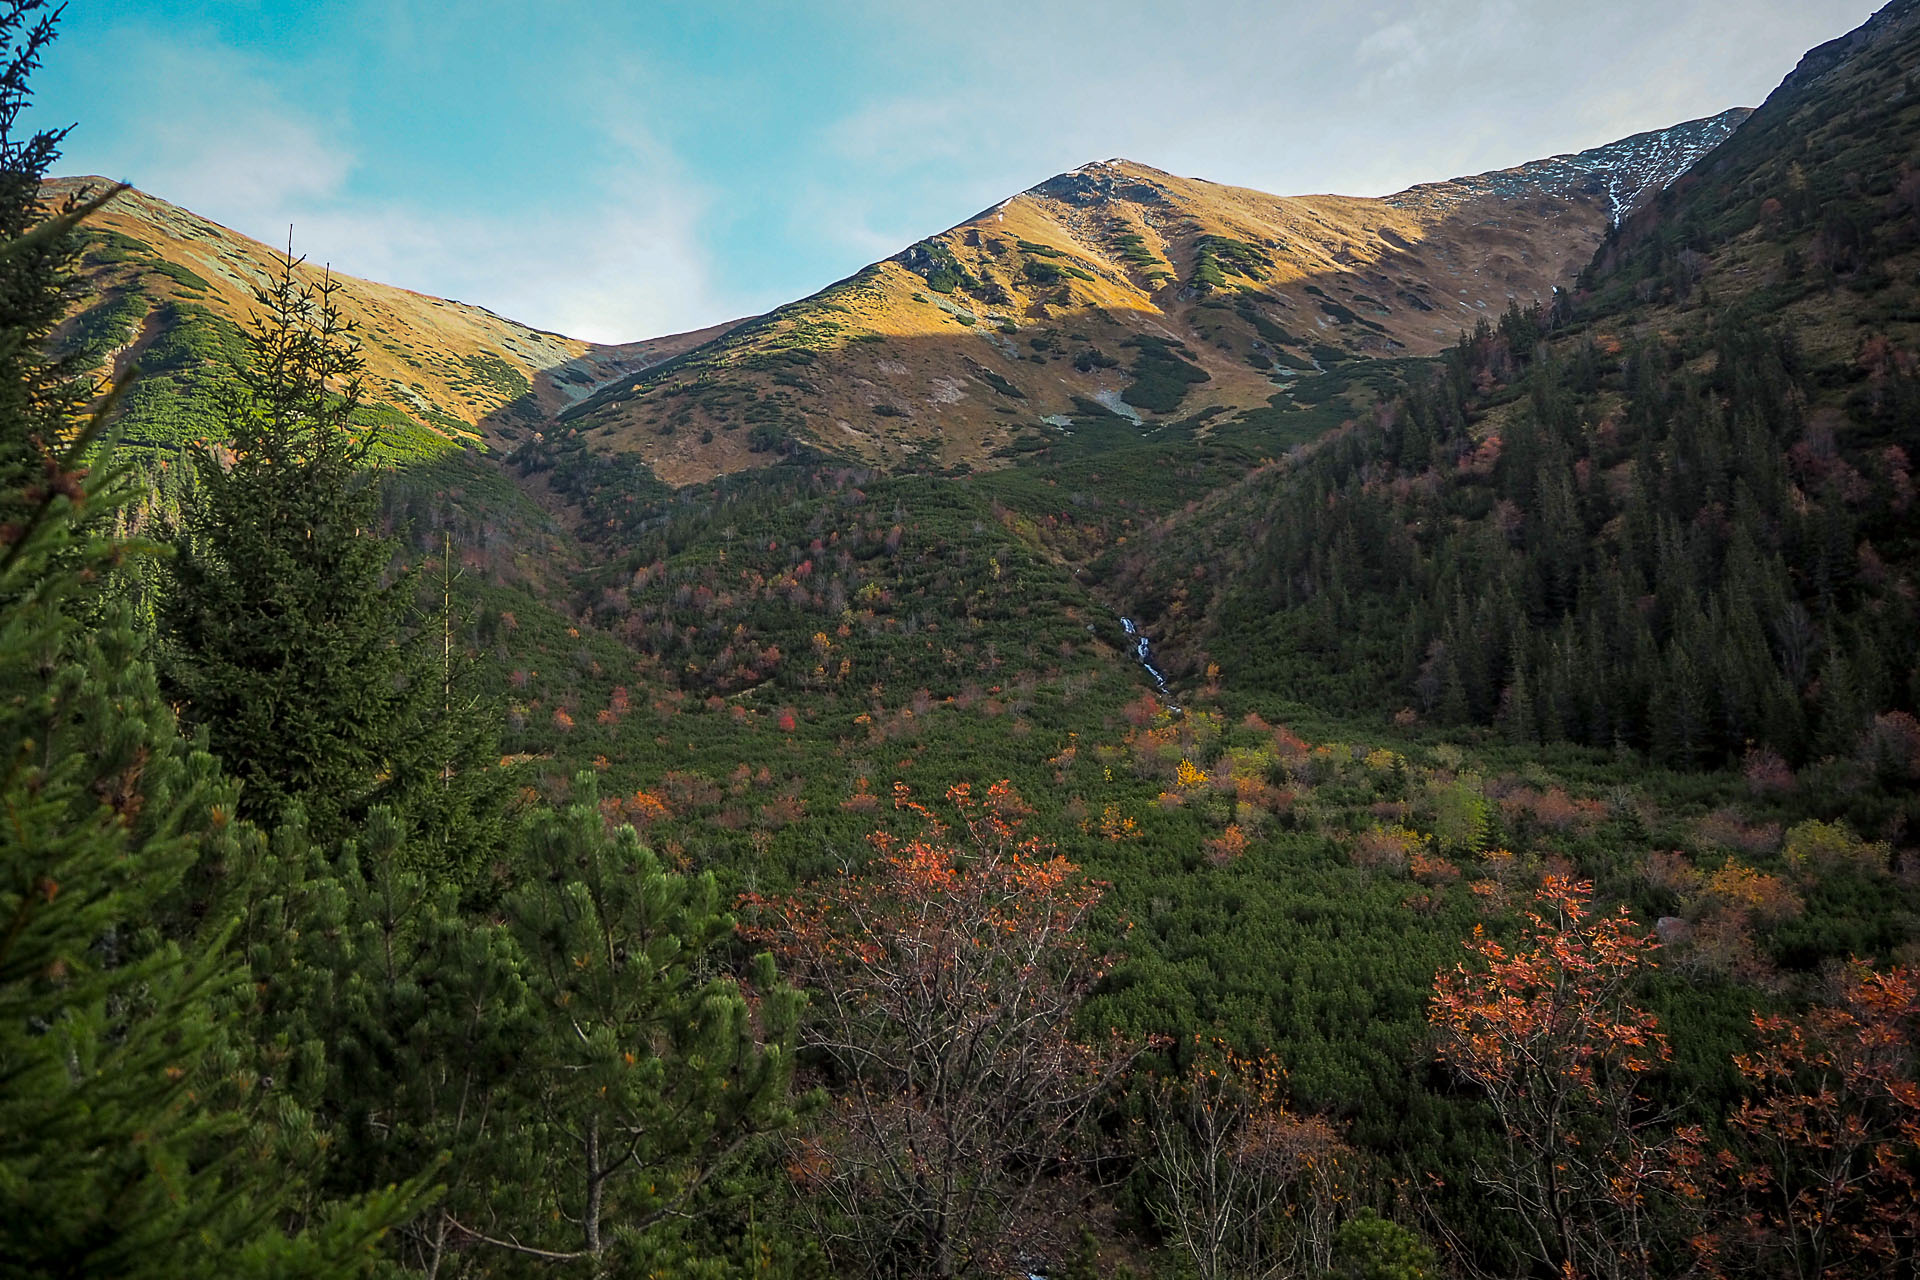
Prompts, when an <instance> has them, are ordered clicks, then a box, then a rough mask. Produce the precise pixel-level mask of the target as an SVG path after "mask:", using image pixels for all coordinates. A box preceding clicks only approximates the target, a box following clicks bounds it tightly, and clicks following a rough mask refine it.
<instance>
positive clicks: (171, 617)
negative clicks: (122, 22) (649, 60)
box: [0, 0, 1920, 1280]
mask: <svg viewBox="0 0 1920 1280" xmlns="http://www.w3.org/2000/svg"><path fill="white" fill-rule="evenodd" d="M58 17H59V14H58V11H57V10H53V9H49V8H48V7H47V6H46V5H44V4H43V3H41V0H6V2H5V3H4V4H0V38H4V40H5V41H6V47H5V57H4V59H0V63H3V64H4V65H0V374H4V376H0V747H4V750H5V769H6V772H5V777H4V780H3V781H0V794H3V795H4V802H5V822H4V823H0V867H3V868H4V870H3V871H0V920H3V921H4V924H0V1275H5V1276H22V1277H26V1276H36V1277H38V1276H76V1277H77V1276H154V1277H174V1276H189V1275H219V1276H259V1277H262V1278H263V1280H264V1278H266V1277H286V1276H311V1277H335V1276H341V1277H344V1276H369V1277H371V1276H387V1277H399V1276H412V1275H422V1276H428V1277H503V1278H504V1277H519V1276H556V1277H573V1276H579V1277H589V1276H591V1277H603V1276H604V1277H627V1276H633V1277H640V1276H658V1277H669V1276H671V1277H679V1276H687V1277H730V1276H785V1277H796V1278H800V1277H829V1276H832V1277H847V1276H852V1277H870V1278H872V1280H883V1278H886V1280H892V1278H895V1277H899V1278H906V1277H943V1278H944V1277H963V1276H964V1277H983V1278H992V1280H999V1278H1000V1277H1009V1276H1037V1277H1045V1278H1046V1280H1091V1278H1092V1277H1108V1276H1132V1277H1135V1278H1136V1280H1149V1278H1161V1277H1164V1278H1166V1280H1176V1278H1177V1280H1187V1278H1189V1277H1193V1278H1197V1280H1229V1278H1243V1277H1289V1278H1292V1277H1302V1278H1307V1277H1312V1278H1319V1277H1343V1278H1349V1280H1388V1278H1394V1280H1412V1278H1414V1277H1440V1276H1461V1277H1493V1276H1500V1277H1522V1276H1525V1277H1536V1276H1537V1277H1547V1276H1561V1277H1568V1278H1572V1277H1593V1278H1595V1280H1600V1278H1605V1280H1655V1278H1660V1280H1666V1278H1674V1280H1678V1278H1680V1277H1695V1276H1698V1277H1722V1276H1724V1277H1733V1276H1767V1277H1794V1278H1800V1280H1812V1278H1813V1277H1875V1278H1880V1277H1886V1278H1892V1277H1898V1276H1908V1275H1912V1274H1915V1271H1916V1268H1920V1182H1917V1181H1916V1180H1917V1179H1920V1061H1917V1060H1916V1053H1920V604H1917V603H1916V595H1915V589H1916V585H1920V577H1917V575H1920V536H1917V535H1920V513H1916V511H1915V509H1914V499H1915V494H1914V483H1915V481H1914V476H1913V465H1912V463H1913V456H1914V453H1915V451H1916V450H1917V449H1920V361H1917V359H1916V352H1920V142H1917V141H1916V140H1920V4H1915V3H1913V2H1911V0H1897V2H1896V3H1894V4H1892V5H1889V6H1888V7H1887V8H1886V9H1885V10H1883V11H1882V12H1881V13H1880V14H1879V15H1877V16H1876V17H1875V18H1874V19H1873V20H1871V21H1870V22H1869V23H1868V25H1867V26H1866V27H1864V28H1862V29H1861V31H1859V32H1856V33H1855V34H1854V35H1852V36H1850V37H1847V38H1846V39H1845V40H1843V41H1839V42H1836V43H1835V45H1833V46H1830V47H1827V48H1825V49H1822V50H1816V51H1815V52H1814V53H1813V54H1810V55H1809V56H1808V58H1807V60H1806V61H1805V62H1803V63H1802V65H1801V68H1800V70H1799V71H1797V72H1796V73H1795V75H1794V76H1793V77H1790V78H1789V80H1788V81H1787V82H1786V83H1785V84H1784V85H1783V86H1782V87H1781V89H1780V90H1779V91H1778V92H1776V93H1775V95H1774V96H1773V97H1772V98H1770V99H1769V100H1768V102H1767V104H1766V105H1765V106H1764V107H1763V108H1761V110H1760V111H1758V112H1756V113H1755V114H1754V115H1753V116H1752V117H1751V118H1750V119H1749V120H1747V121H1746V123H1744V124H1742V125H1741V126H1740V127H1739V128H1738V130H1737V131H1735V132H1734V133H1733V135H1732V136H1731V137H1730V138H1729V139H1728V140H1727V141H1726V142H1724V143H1722V144H1720V145H1719V147H1717V148H1716V149H1715V150H1713V151H1712V152H1711V153H1710V154H1709V155H1708V156H1707V158H1706V159H1705V160H1703V161H1702V162H1700V163H1699V164H1698V165H1697V166H1696V167H1695V168H1693V169H1692V170H1691V171H1690V172H1689V173H1688V174H1687V175H1686V177H1684V178H1682V179H1680V180H1679V181H1678V182H1676V183H1674V184H1673V185H1672V186H1671V187H1669V188H1668V189H1667V190H1666V191H1665V192H1663V193H1662V194H1661V195H1660V197H1659V198H1658V199H1657V200H1656V201H1654V202H1653V203H1651V204H1650V205H1649V206H1647V207H1646V208H1644V209H1642V210H1640V211H1639V212H1637V213H1634V214H1632V215H1631V216H1629V217H1627V218H1626V219H1625V221H1623V222H1622V223H1621V224H1620V225H1619V226H1618V227H1616V228H1615V229H1614V230H1613V231H1612V232H1611V233H1610V234H1609V235H1608V237H1607V239H1606V242H1605V243H1604V245H1603V246H1602V248H1601V249H1600V251H1599V253H1598V254H1597V255H1596V256H1595V257H1594V259H1593V261H1592V263H1591V264H1590V265H1589V266H1588V267H1587V269H1586V270H1585V271H1584V272H1583V273H1581V275H1580V278H1579V279H1578V281H1577V282H1571V287H1570V288H1568V289H1567V290H1565V291H1562V292H1560V293H1558V294H1557V295H1556V296H1555V300H1554V302H1553V303H1552V304H1551V305H1547V306H1539V307H1531V308H1529V307H1522V306H1520V305H1518V304H1517V303H1516V304H1515V305H1513V306H1511V307H1509V308H1508V309H1507V310H1506V312H1505V314H1504V315H1503V316H1501V317H1500V318H1499V319H1498V320H1497V321H1495V320H1492V319H1489V320H1486V321H1483V322H1482V323H1481V324H1480V325H1479V326H1478V327H1477V328H1476V329H1474V330H1472V331H1469V332H1465V333H1462V334H1461V335H1460V338H1459V341H1458V343H1457V344H1456V345H1455V346H1453V347H1452V348H1451V349H1450V350H1448V351H1447V352H1445V353H1444V354H1442V355H1441V356H1439V357H1437V358H1433V359H1416V358H1412V357H1406V358H1382V359H1362V358H1357V357H1355V358H1341V359H1337V360H1336V359H1334V358H1333V357H1334V356H1341V355H1342V353H1340V352H1330V353H1328V359H1327V361H1326V362H1325V363H1326V367H1324V368H1323V367H1321V363H1322V362H1321V361H1320V360H1319V359H1318V358H1317V357H1316V359H1315V360H1314V361H1313V364H1314V371H1313V372H1312V373H1307V372H1304V371H1299V372H1297V373H1296V374H1295V375H1293V376H1292V377H1291V378H1290V379H1289V380H1287V381H1285V382H1284V383H1282V382H1279V381H1276V385H1277V386H1278V387H1279V390H1278V391H1277V393H1276V394H1274V395H1273V396H1272V399H1271V401H1270V403H1269V405H1268V406H1266V407H1263V408H1258V409H1256V410H1254V411H1252V412H1249V413H1245V414H1241V415H1239V416H1238V417H1234V418H1229V417H1227V416H1226V415H1222V414H1217V413H1215V414H1209V413H1198V414H1193V415H1190V416H1188V417H1184V418H1183V417H1179V416H1178V415H1177V413H1175V412H1173V407H1174V406H1177V405H1178V403H1179V400H1180V395H1179V394H1178V390H1179V389H1178V388H1176V389H1175V393H1174V394H1172V396H1171V400H1170V402H1169V412H1168V413H1166V414H1165V415H1162V417H1160V418H1158V419H1156V420H1154V421H1153V422H1151V423H1148V424H1145V425H1142V424H1140V423H1136V422H1134V421H1132V420H1130V419H1129V418H1127V417H1125V416H1122V415H1120V414H1117V413H1115V412H1112V411H1110V410H1109V409H1107V408H1104V407H1103V406H1101V405H1099V404H1095V403H1093V402H1085V403H1083V405H1082V410H1083V412H1082V413H1081V414H1079V415H1078V416H1076V417H1074V418H1073V419H1072V423H1071V426H1069V427H1060V428H1056V429H1055V430H1053V431H1052V432H1051V433H1050V434H1045V435H1035V436H1034V437H1032V440H1031V442H1030V443H1029V444H1025V445H1022V446H1020V447H1019V448H1018V449H1017V450H1012V451H1010V453H1009V456H1006V457H1003V458H1001V459H999V462H1000V463H1001V464H1002V465H998V466H996V467H994V468H987V467H984V466H982V467H979V468H975V467H973V466H955V467H939V466H931V465H928V466H920V467H914V466H906V465H903V466H900V467H896V468H891V469H882V468H880V467H877V466H874V465H872V464H870V463H867V462H862V461H857V460H853V459H850V458H845V457H838V456H835V455H834V454H832V453H831V452H829V451H828V450H826V449H824V448H822V447H819V446H818V445H808V444H805V443H803V442H801V441H799V440H797V439H794V438H791V437H785V436H780V435H779V433H778V432H775V433H773V434H772V435H770V436H769V437H768V439H769V440H770V441H774V443H775V445H776V446H777V447H769V448H768V449H764V450H760V451H759V453H762V454H764V455H765V457H764V459H763V460H762V461H763V463H764V465H757V466H756V467H754V468H753V469H748V470H743V471H738V472H736V473H734V474H731V475H727V476H723V477H721V478H717V479H711V480H706V481H701V482H698V483H694V484H688V485H683V486H680V487H677V488H676V487H674V486H671V485H668V484H666V483H663V482H662V481H660V480H659V479H658V478H657V477H656V476H655V475H654V474H653V473H652V472H651V471H650V470H649V469H648V468H647V466H646V464H644V463H638V462H623V461H622V460H620V459H619V458H618V457H616V456H612V455H609V454H608V453H606V452H604V451H596V450H595V449H594V448H592V447H590V443H589V430H590V425H589V424H587V423H584V422H574V423H572V424H571V425H570V424H569V423H567V422H565V421H561V420H558V419H556V420H554V421H550V422H545V423H543V424H542V428H543V429H542V430H541V431H540V432H539V433H538V434H537V435H533V434H529V435H528V438H527V439H526V441H525V443H524V444H522V445H521V446H520V447H517V448H515V449H513V450H512V451H510V452H508V451H500V452H487V451H486V450H484V449H482V448H479V447H455V446H452V445H448V444H446V443H445V442H444V441H441V440H440V439H439V438H438V437H432V438H431V439H429V438H428V436H426V435H424V434H418V433H416V434H412V435H410V434H407V431H406V430H405V429H403V428H399V427H396V426H395V425H394V423H392V422H390V421H388V420H387V418H386V417H383V416H382V415H383V411H382V410H381V409H380V408H379V406H377V405H373V404H371V403H370V401H369V398H368V397H367V396H366V395H364V394H363V386H362V380H363V375H364V374H365V371H366V361H365V356H364V348H363V341H364V338H365V335H363V334H361V333H359V332H357V331H356V328H355V326H354V325H353V324H351V323H350V322H349V321H348V320H347V318H346V317H345V316H344V314H343V310H342V305H341V297H340V295H339V293H338V289H339V286H338V284H337V282H336V281H335V280H334V278H333V277H332V276H330V275H328V274H327V273H325V272H316V271H315V270H314V269H313V268H312V267H311V265H310V264H305V263H303V262H302V261H301V260H300V259H299V258H298V256H297V254H296V253H295V251H294V250H293V249H291V248H290V249H289V250H288V251H287V254H286V256H285V257H284V258H283V259H282V260H281V261H280V263H279V266H278V270H277V274H276V275H275V277H274V279H273V280H272V282H271V284H270V287H263V288H262V289H261V291H260V293H259V297H258V302H257V306H256V307H255V308H254V313H253V318H252V321H251V323H250V325H248V326H236V325H233V324H230V323H228V322H227V321H224V320H221V319H219V318H218V317H216V316H214V315H213V314H212V312H210V311H205V310H204V309H203V311H201V312H194V313H191V314H190V315H189V313H187V312H186V311H184V310H182V311H181V312H180V314H181V315H184V316H187V317H188V318H187V320H186V321H184V322H183V323H182V324H181V325H180V326H179V327H177V328H175V329H172V330H169V331H168V332H167V333H166V334H164V335H163V338H162V339H161V340H160V341H157V342H155V343H153V344H152V345H151V346H149V347H147V348H144V349H143V350H141V351H139V352H137V353H136V354H135V356H134V357H133V358H132V359H131V360H130V361H129V362H127V363H126V364H125V366H124V367H119V366H116V364H115V363H114V362H113V360H111V359H109V358H108V355H107V352H106V348H104V347H102V345H101V344H100V343H99V342H97V341H94V340H93V338H95V337H97V334H95V333H94V332H93V331H92V330H90V329H89V328H88V324H87V322H86V317H87V316H90V315H94V314H96V312H95V310H94V309H95V308H98V307H101V306H104V305H107V304H108V303H111V302H112V299H107V300H106V302H102V300H101V299H100V298H98V297H95V296H93V295H91V294H89V292H88V288H89V286H88V283H87V281H88V280H89V279H90V278H91V277H90V276H89V274H88V273H89V272H90V271H97V270H99V269H101V268H103V266H104V265H107V264H118V263H123V262H124V261H125V259H126V257H127V255H128V254H129V253H132V252H133V251H132V250H130V249H129V248H128V247H127V246H126V245H125V244H124V243H121V242H120V241H116V240H115V239H113V238H112V237H111V236H109V235H105V234H103V233H101V232H100V231H98V229H97V218H98V216H99V215H100V212H101V211H102V210H103V209H107V208H110V207H111V206H112V202H113V201H114V200H116V199H118V198H122V196H123V194H124V193H123V192H121V191H120V190H118V189H116V188H114V187H112V186H106V187H101V188H97V189H89V190H88V191H87V192H86V193H84V194H82V195H72V194H62V195H58V196H56V195H54V194H52V193H51V191H50V189H49V188H48V187H47V186H46V185H45V184H46V181H47V179H48V177H49V174H50V173H51V171H52V170H53V168H54V167H55V165H56V163H57V160H58V155H59V150H60V146H61V143H62V141H63V138H64V136H65V135H64V133H63V132H59V131H55V132H31V131H29V130H27V129H26V127H25V125H24V123H23V120H24V113H25V111H26V109H27V108H28V107H29V105H30V104H31V101H32V98H31V90H30V85H29V81H30V78H31V76H32V74H33V73H34V72H35V70H36V69H38V67H39V65H40V62H41V61H42V59H43V58H48V57H55V56H58V55H59V52H60V50H59V47H58V45H57V44H56V43H55V36H56V34H57V32H56V23H57V20H58ZM124 239H125V237H122V240H124ZM1210 251H1212V252H1215V253H1216V254H1218V253H1224V252H1226V250H1224V249H1220V248H1219V247H1218V246H1215V247H1214V249H1213V250H1210ZM116 255H117V256H116ZM939 265H940V264H936V269H938V267H939ZM1229 265H1231V264H1229ZM1214 275H1215V276H1218V278H1219V280H1220V281H1221V286H1220V289H1221V296H1218V297H1211V298H1209V297H1207V295H1206V294H1205V291H1203V292H1202V297H1203V299H1204V300H1203V301H1202V302H1201V303H1200V305H1201V306H1202V307H1210V308H1214V309H1216V310H1218V311H1219V312H1221V313H1222V315H1226V314H1228V313H1233V314H1238V309H1243V308H1246V307H1250V306H1251V304H1250V303H1245V302H1236V301H1235V300H1233V299H1232V298H1231V297H1230V296H1227V293H1226V281H1227V277H1226V276H1225V275H1221V274H1220V271H1219V269H1218V266H1217V264H1215V270H1214ZM183 305H184V304H183ZM1034 350H1035V351H1036V352H1038V351H1039V348H1038V347H1035V349H1034ZM1256 354H1258V353H1256ZM1155 359H1159V360H1161V361H1162V362H1163V363H1166V364H1168V365H1169V366H1181V365H1184V361H1181V360H1179V359H1178V358H1177V357H1176V355H1175V354H1174V352H1173V351H1172V350H1170V349H1164V348H1163V349H1159V350H1156V351H1147V352H1143V353H1142V354H1141V355H1140V356H1139V357H1138V360H1139V362H1140V364H1141V365H1142V366H1149V365H1152V362H1153V361H1154V360H1155ZM1154 367H1155V368H1157V367H1158V366H1154ZM793 369H794V370H797V371H798V372H794V373H789V374H788V375H787V376H790V377H794V378H799V377H801V375H803V374H804V375H806V376H817V375H815V374H813V373H811V372H810V371H808V370H807V369H806V368H805V367H804V362H798V361H796V362H795V364H794V365H793ZM1175 372H1176V374H1177V373H1179V369H1178V368H1176V369H1175ZM477 376H480V375H477V374H476V377H477ZM388 416H391V415H388ZM881 416H883V417H884V416H886V415H881ZM1140 636H1146V637H1149V639H1148V640H1147V641H1145V642H1144V643H1145V645H1146V646H1147V647H1144V648H1143V647H1141V645H1142V643H1143V642H1142V641H1141V640H1140V639H1139V637H1140ZM1143 659H1145V660H1148V661H1150V662H1151V664H1152V666H1151V667H1150V668H1148V667H1146V666H1145V664H1144V662H1143ZM1161 671H1164V673H1165V680H1164V681H1162V680H1161V679H1160V675H1159V673H1160V672H1161Z"/></svg>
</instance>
